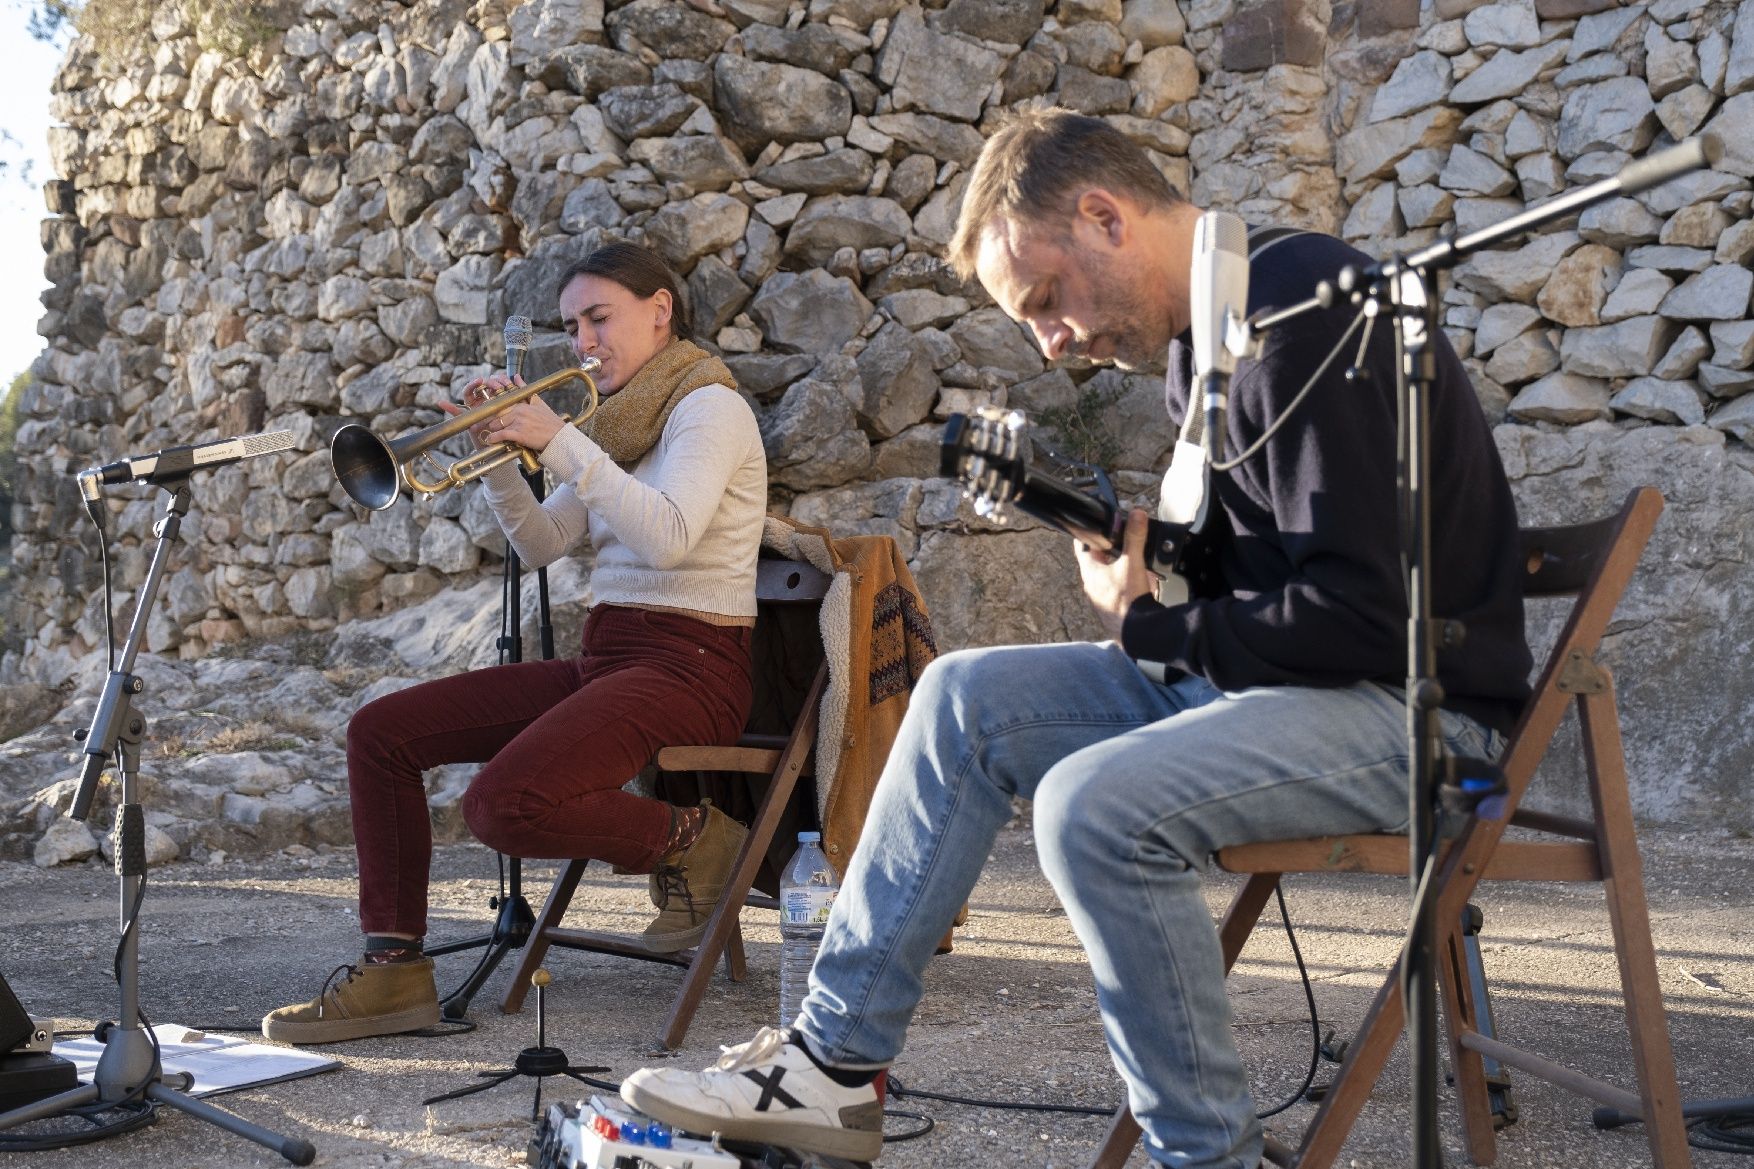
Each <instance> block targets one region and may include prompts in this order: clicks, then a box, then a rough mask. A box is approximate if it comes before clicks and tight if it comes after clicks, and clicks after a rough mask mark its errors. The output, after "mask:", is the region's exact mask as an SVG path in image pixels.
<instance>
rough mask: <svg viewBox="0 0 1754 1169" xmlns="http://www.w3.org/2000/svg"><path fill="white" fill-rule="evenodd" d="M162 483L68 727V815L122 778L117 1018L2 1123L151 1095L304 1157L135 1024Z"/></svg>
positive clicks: (166, 548)
mask: <svg viewBox="0 0 1754 1169" xmlns="http://www.w3.org/2000/svg"><path fill="white" fill-rule="evenodd" d="M160 486H162V487H163V488H164V489H165V490H166V491H167V492H169V493H170V499H169V501H168V502H167V503H166V504H165V515H164V518H163V519H161V520H159V521H158V523H156V524H155V525H153V534H154V535H155V536H156V537H157V539H158V544H157V546H156V547H155V548H154V549H153V553H152V563H151V566H150V567H149V568H148V569H147V572H146V580H145V583H143V584H142V585H141V587H140V594H139V597H138V599H137V600H136V601H135V604H134V617H133V620H132V621H131V622H130V624H129V628H128V639H127V642H126V643H125V644H124V645H123V647H122V657H121V660H120V661H119V662H117V663H115V666H114V668H112V669H111V670H110V673H109V677H108V678H107V679H106V680H105V682H104V688H103V693H102V695H101V696H100V697H99V699H98V704H97V710H96V712H94V713H93V715H92V719H91V726H90V728H88V729H87V730H85V731H83V732H75V737H76V738H79V739H80V740H82V741H83V742H84V744H85V767H84V770H83V772H82V773H81V776H80V783H79V790H78V792H77V794H76V795H75V796H74V799H73V804H72V806H71V807H70V808H69V810H68V813H67V814H68V816H69V817H70V818H72V819H75V820H84V819H85V818H86V817H87V816H88V815H89V814H90V812H91V803H92V797H93V796H94V795H95V794H96V792H97V783H98V777H99V776H100V775H102V773H103V770H104V767H105V765H106V764H107V763H108V762H109V761H110V760H111V759H114V760H116V762H117V769H118V770H119V771H120V773H121V779H122V785H121V787H122V791H121V799H120V801H119V803H118V804H117V806H116V825H115V835H114V841H115V856H116V861H115V867H116V875H117V876H118V877H119V878H121V886H122V888H121V930H122V941H121V946H120V948H119V950H118V951H117V955H116V982H117V985H118V986H119V988H120V991H121V1000H122V1002H121V1007H122V1009H121V1014H120V1015H119V1016H118V1019H117V1021H116V1022H114V1023H108V1024H103V1025H101V1026H99V1027H98V1029H97V1031H96V1037H97V1039H98V1040H99V1041H100V1042H102V1043H103V1045H104V1050H103V1054H102V1055H101V1056H99V1057H98V1062H97V1070H96V1071H95V1072H94V1073H93V1074H92V1082H91V1083H89V1084H85V1085H82V1086H81V1087H78V1088H74V1089H71V1090H69V1091H66V1092H62V1093H60V1094H59V1095H55V1096H50V1097H48V1098H47V1099H45V1100H39V1101H37V1102H35V1103H34V1104H27V1105H25V1106H24V1107H22V1108H16V1109H13V1110H12V1111H10V1112H7V1113H5V1114H3V1115H0V1129H8V1128H14V1127H16V1126H18V1125H21V1124H27V1123H29V1122H30V1121H33V1120H41V1119H44V1118H46V1117H50V1116H56V1115H60V1114H62V1113H66V1112H71V1111H73V1110H75V1109H81V1108H84V1107H86V1106H88V1105H93V1104H97V1105H100V1106H107V1107H111V1108H115V1107H121V1106H124V1105H127V1104H130V1103H132V1102H135V1101H150V1102H152V1103H156V1104H168V1105H170V1106H171V1107H172V1108H175V1109H177V1110H178V1111H181V1112H186V1113H188V1114H189V1115H190V1116H193V1117H195V1118H196V1119H198V1120H204V1121H206V1122H207V1123H208V1124H211V1125H216V1126H217V1127H219V1128H223V1129H225V1130H226V1131H227V1132H231V1133H235V1134H236V1135H238V1136H241V1137H243V1138H245V1139H246V1140H251V1141H254V1142H256V1143H257V1144H259V1145H261V1146H263V1147H264V1148H267V1149H272V1150H273V1151H274V1152H277V1153H279V1154H280V1155H281V1156H282V1157H285V1158H286V1159H287V1160H288V1161H291V1162H292V1163H293V1164H294V1165H309V1164H310V1163H311V1162H312V1161H314V1160H315V1159H316V1156H317V1151H316V1148H315V1147H314V1146H313V1145H312V1144H311V1142H309V1141H307V1140H304V1139H303V1138H301V1137H289V1136H282V1135H280V1134H279V1133H276V1132H271V1131H269V1130H268V1129H266V1128H263V1127H261V1126H260V1125H257V1124H252V1123H251V1122H249V1121H247V1120H244V1119H243V1118H242V1117H239V1116H233V1115H232V1114H231V1113H229V1112H226V1111H223V1110H222V1109H219V1108H215V1107H214V1106H213V1105H211V1104H209V1103H207V1102H206V1101H205V1100H198V1099H196V1098H195V1097H193V1096H190V1095H188V1094H187V1093H186V1092H183V1091H179V1090H178V1088H174V1087H172V1086H170V1083H169V1081H168V1080H167V1078H166V1076H165V1074H164V1065H163V1064H162V1063H161V1062H160V1059H159V1050H158V1041H157V1040H156V1039H155V1038H154V1037H153V1035H152V1032H151V1031H150V1030H148V1029H147V1028H146V1027H145V1026H144V1025H143V1021H142V1017H141V1014H140V929H139V925H140V921H139V913H140V904H141V901H142V899H143V897H144V895H145V885H146V813H145V810H144V808H142V807H141V805H140V802H139V795H140V786H139V771H140V743H141V740H142V739H144V738H145V735H146V720H145V719H144V718H142V717H141V716H140V715H139V713H137V712H136V711H135V710H134V709H133V696H134V695H136V694H139V693H140V692H141V691H142V690H143V689H144V688H145V686H144V684H143V682H142V680H141V679H140V677H139V676H138V675H136V674H134V673H133V669H134V662H135V659H136V658H137V657H138V655H139V652H140V647H141V644H142V643H143V642H144V641H145V639H146V622H147V617H148V616H149V615H150V613H151V611H152V603H153V600H154V599H155V598H156V597H157V595H158V587H159V583H160V582H161V581H162V580H163V579H164V572H165V565H166V562H167V561H168V560H169V558H170V546H171V541H173V540H175V539H176V537H177V533H178V531H179V530H180V528H181V526H182V521H183V517H184V516H185V515H187V514H188V511H189V503H190V497H189V480H188V476H187V475H184V476H182V477H180V478H176V479H170V480H166V481H164V482H162V483H161V484H160ZM88 503H90V504H91V505H92V512H93V516H94V518H95V517H96V516H97V515H98V514H100V513H99V511H98V508H99V506H101V505H100V504H99V501H98V500H97V499H96V498H93V497H90V496H88ZM100 531H101V528H100ZM176 1078H177V1079H178V1080H179V1081H180V1083H179V1084H178V1087H180V1088H185V1089H186V1088H188V1087H189V1086H190V1084H189V1082H188V1081H187V1079H186V1078H185V1077H180V1076H179V1077H176Z"/></svg>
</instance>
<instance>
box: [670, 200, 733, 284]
mask: <svg viewBox="0 0 1754 1169" xmlns="http://www.w3.org/2000/svg"><path fill="white" fill-rule="evenodd" d="M748 225H749V206H748V204H746V203H744V202H742V201H741V200H739V199H736V198H733V197H732V196H730V195H722V194H716V193H706V194H700V195H696V196H695V197H694V198H692V199H690V200H688V201H687V202H686V203H667V204H665V205H664V206H663V207H661V208H659V209H658V211H657V213H656V214H655V215H653V216H652V218H651V219H650V220H648V221H647V222H646V237H647V238H648V239H650V240H651V242H652V244H653V246H655V247H656V248H657V249H658V253H659V254H660V255H662V256H663V257H664V259H665V260H666V261H668V262H669V264H670V265H671V267H673V268H675V269H677V270H678V271H683V272H685V271H687V270H689V269H690V268H691V267H693V265H694V261H695V260H696V259H697V258H698V257H700V256H704V255H706V254H707V253H708V252H716V251H718V250H719V249H720V248H727V247H730V246H731V245H732V244H734V243H736V242H737V241H738V240H740V239H742V238H743V229H744V228H745V227H747V226H748Z"/></svg>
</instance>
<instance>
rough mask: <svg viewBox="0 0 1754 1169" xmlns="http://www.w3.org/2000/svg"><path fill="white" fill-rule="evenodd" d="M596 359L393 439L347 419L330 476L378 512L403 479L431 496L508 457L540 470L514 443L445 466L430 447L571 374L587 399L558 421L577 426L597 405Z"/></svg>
mask: <svg viewBox="0 0 1754 1169" xmlns="http://www.w3.org/2000/svg"><path fill="white" fill-rule="evenodd" d="M601 364H602V363H601V362H600V361H598V360H597V359H596V358H595V357H587V358H585V359H584V360H583V361H581V362H580V363H579V364H578V365H577V366H575V367H573V368H569V369H563V370H561V371H560V372H559V373H551V374H549V375H548V376H547V377H545V378H542V379H540V380H539V381H534V382H531V383H530V384H529V385H527V386H514V387H512V388H511V389H509V390H507V391H506V392H505V393H503V394H500V395H498V396H496V397H493V398H489V399H488V400H487V401H485V402H483V403H481V404H480V405H479V406H475V407H472V408H471V409H468V410H465V411H463V412H462V413H461V414H454V415H452V416H451V417H449V418H447V419H445V420H444V421H443V422H440V423H438V424H436V425H434V426H429V427H427V428H426V429H425V430H417V431H415V432H414V433H413V434H405V435H403V436H402V437H401V438H398V439H396V440H395V441H394V442H388V441H385V440H384V439H381V438H379V437H378V436H377V435H375V434H373V433H372V432H371V430H370V429H369V428H367V427H365V426H362V425H360V424H359V423H357V422H350V423H348V424H347V425H346V426H343V427H342V428H341V429H340V430H337V431H336V432H335V437H334V438H333V439H332V440H330V442H329V462H330V465H331V466H333V467H334V469H335V478H337V479H339V480H340V481H341V490H343V491H345V492H347V496H348V498H349V499H351V500H353V502H355V503H357V504H359V505H360V506H361V507H368V508H370V509H371V510H373V511H383V510H384V509H385V508H387V507H389V506H390V505H391V504H392V503H395V502H396V494H397V492H398V491H399V490H400V487H401V484H402V482H403V481H406V482H407V484H408V490H410V491H412V492H415V493H416V494H419V495H437V494H438V493H439V492H441V491H446V490H449V489H450V488H452V487H461V486H462V485H463V484H465V483H468V482H470V481H471V480H474V479H479V478H480V477H481V476H483V475H485V474H487V472H489V471H491V470H493V469H494V468H495V467H502V466H504V465H505V464H507V463H509V462H511V461H512V460H514V459H516V460H517V461H519V462H521V463H522V464H523V465H524V470H525V471H526V472H529V473H530V474H535V473H536V472H537V471H539V470H541V469H542V464H541V463H540V462H539V461H538V460H537V458H536V452H534V451H531V450H529V449H527V448H525V447H521V446H518V445H517V444H516V443H509V442H502V443H496V444H495V445H493V446H490V447H483V448H482V449H481V450H478V451H476V452H474V453H473V454H468V455H464V456H463V457H462V458H460V459H458V460H456V461H455V462H453V463H452V464H451V465H450V466H449V467H446V466H443V465H442V464H440V463H439V461H438V460H437V459H435V458H433V457H432V454H431V451H432V448H433V447H436V446H438V445H439V444H440V443H442V442H444V441H445V440H446V439H449V438H453V437H455V436H456V435H459V434H462V433H463V432H465V431H467V430H469V429H470V428H471V427H473V426H475V425H476V424H477V423H480V422H485V421H487V420H488V419H489V418H492V417H494V416H496V415H498V414H499V413H500V412H501V411H504V410H506V409H508V408H510V407H512V406H516V405H517V404H518V403H519V402H522V401H524V400H526V399H528V398H531V397H534V396H535V395H537V394H543V393H547V392H548V391H549V390H552V389H554V388H555V387H557V386H561V385H564V384H565V383H567V382H569V381H573V380H575V379H576V380H578V381H582V382H584V383H585V388H586V389H588V390H589V391H590V393H591V403H590V405H589V406H587V407H586V408H585V410H584V412H583V413H581V414H580V415H579V416H578V417H577V418H573V417H571V416H564V417H562V418H561V420H560V421H561V425H563V426H567V425H571V426H583V425H584V423H585V420H586V419H588V418H589V417H590V416H591V415H592V414H594V413H596V410H597V383H596V382H594V381H592V380H591V374H592V373H593V372H594V371H595V370H596V369H597V367H598V366H599V365H601ZM416 459H425V460H426V461H427V463H429V464H430V465H431V466H432V468H433V470H434V472H435V473H436V474H437V475H438V478H436V479H434V480H431V481H428V480H423V479H421V478H419V477H418V476H417V475H416V474H415V473H414V468H413V465H412V464H413V463H414V461H415V460H416Z"/></svg>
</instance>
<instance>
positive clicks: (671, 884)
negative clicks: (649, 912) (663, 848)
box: [656, 865, 694, 913]
mask: <svg viewBox="0 0 1754 1169" xmlns="http://www.w3.org/2000/svg"><path fill="white" fill-rule="evenodd" d="M656 876H657V878H658V896H659V897H661V898H663V903H662V904H661V905H659V907H658V908H660V909H668V908H670V900H671V898H674V897H680V898H681V899H682V904H683V905H684V906H686V907H687V909H688V912H690V913H693V912H694V894H693V893H691V892H689V889H688V870H687V869H684V868H682V867H681V866H680V865H659V866H658V869H657V872H656Z"/></svg>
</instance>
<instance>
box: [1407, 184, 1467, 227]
mask: <svg viewBox="0 0 1754 1169" xmlns="http://www.w3.org/2000/svg"><path fill="white" fill-rule="evenodd" d="M1395 203H1396V205H1397V206H1398V207H1400V209H1401V221H1402V223H1403V225H1404V226H1406V228H1407V229H1408V230H1410V231H1417V230H1418V229H1419V228H1421V227H1437V226H1440V225H1442V224H1445V223H1448V222H1449V221H1450V211H1451V209H1452V208H1453V207H1454V206H1455V203H1456V197H1455V196H1454V195H1452V194H1450V193H1449V192H1448V191H1445V190H1443V189H1442V188H1441V187H1438V186H1435V185H1433V184H1431V183H1421V184H1419V185H1418V186H1416V187H1408V188H1405V189H1403V190H1401V191H1399V192H1398V193H1397V194H1396V196H1395Z"/></svg>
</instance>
